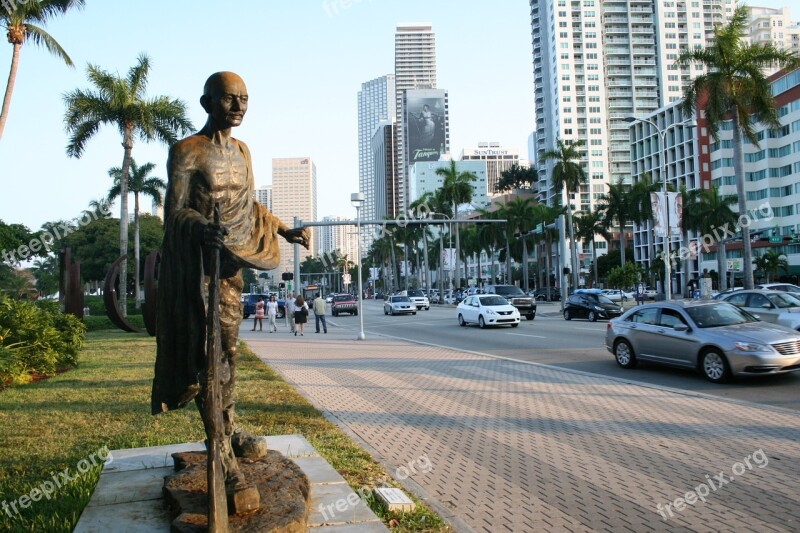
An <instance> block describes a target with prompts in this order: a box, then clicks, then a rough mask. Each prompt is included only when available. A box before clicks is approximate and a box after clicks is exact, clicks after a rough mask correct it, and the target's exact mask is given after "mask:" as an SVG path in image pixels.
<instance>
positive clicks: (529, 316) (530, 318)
mask: <svg viewBox="0 0 800 533" xmlns="http://www.w3.org/2000/svg"><path fill="white" fill-rule="evenodd" d="M535 316H536V315H535V314H533V315H525V319H526V320H533V317H535Z"/></svg>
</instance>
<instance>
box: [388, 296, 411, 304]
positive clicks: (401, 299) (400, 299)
mask: <svg viewBox="0 0 800 533" xmlns="http://www.w3.org/2000/svg"><path fill="white" fill-rule="evenodd" d="M410 301H411V300H409V299H408V296H392V302H394V303H397V302H410Z"/></svg>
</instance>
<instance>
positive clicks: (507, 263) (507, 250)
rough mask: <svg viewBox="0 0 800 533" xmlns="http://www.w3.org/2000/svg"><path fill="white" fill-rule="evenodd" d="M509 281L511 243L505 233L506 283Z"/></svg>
mask: <svg viewBox="0 0 800 533" xmlns="http://www.w3.org/2000/svg"><path fill="white" fill-rule="evenodd" d="M510 283H511V243H509V242H508V235H506V284H510Z"/></svg>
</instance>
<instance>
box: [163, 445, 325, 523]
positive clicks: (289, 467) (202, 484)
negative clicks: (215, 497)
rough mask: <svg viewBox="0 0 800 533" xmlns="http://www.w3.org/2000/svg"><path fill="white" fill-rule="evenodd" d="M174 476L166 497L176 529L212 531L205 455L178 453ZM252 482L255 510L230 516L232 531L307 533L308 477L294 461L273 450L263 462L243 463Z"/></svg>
mask: <svg viewBox="0 0 800 533" xmlns="http://www.w3.org/2000/svg"><path fill="white" fill-rule="evenodd" d="M172 457H173V459H174V461H175V470H176V472H175V473H174V474H171V475H169V476H167V477H166V478H164V496H165V499H166V501H167V503H168V505H169V506H170V508H171V510H172V514H173V516H174V517H175V519H174V520H173V522H172V524H171V527H170V530H171V531H172V532H174V533H177V532H181V533H189V532H192V533H195V532H200V531H206V530H207V519H208V491H207V483H206V480H207V472H206V453H205V452H182V453H175V454H173V456H172ZM239 468H240V469H241V470H242V473H243V474H244V476H245V478H246V480H247V482H248V484H252V485H254V486H255V488H256V489H257V490H258V494H259V497H260V506H259V508H258V509H256V510H255V511H251V512H244V513H238V514H231V515H229V522H230V530H231V532H243V533H244V532H246V533H249V532H268V533H302V532H305V531H306V528H307V522H308V502H309V493H310V487H309V482H308V478H307V477H306V475H305V474H304V473H303V471H302V470H301V469H300V467H298V466H297V464H295V463H294V462H293V461H291V460H289V459H287V458H286V457H284V456H283V455H282V454H281V453H280V452H277V451H270V452H269V453H267V455H266V456H264V457H262V458H260V459H253V460H251V459H243V458H240V459H239Z"/></svg>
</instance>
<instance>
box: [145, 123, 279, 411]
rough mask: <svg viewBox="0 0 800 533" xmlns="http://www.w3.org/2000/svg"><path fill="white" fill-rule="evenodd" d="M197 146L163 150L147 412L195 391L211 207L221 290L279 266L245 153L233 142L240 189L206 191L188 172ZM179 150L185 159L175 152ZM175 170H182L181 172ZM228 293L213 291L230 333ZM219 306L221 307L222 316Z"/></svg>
mask: <svg viewBox="0 0 800 533" xmlns="http://www.w3.org/2000/svg"><path fill="white" fill-rule="evenodd" d="M195 137H197V136H195ZM203 142H206V143H207V142H208V141H203V140H198V139H193V138H192V137H190V138H188V139H185V140H184V141H181V142H180V143H178V144H177V145H175V147H173V149H172V150H171V151H170V158H169V162H168V167H169V173H170V176H169V184H168V186H167V196H166V198H167V200H166V204H165V208H164V220H165V222H164V240H163V243H162V246H161V266H160V270H159V278H158V298H157V301H158V321H157V323H158V331H157V341H158V350H157V355H156V365H155V378H154V380H153V391H152V397H151V410H152V413H153V414H157V413H161V412H164V411H167V410H170V409H176V408H179V407H183V406H185V405H186V404H187V403H189V402H190V401H192V399H193V398H194V397H195V396H196V395H197V394H198V392H199V391H200V383H199V379H200V374H201V372H202V371H203V368H204V365H205V350H206V313H207V308H206V296H207V294H206V293H207V282H208V279H207V278H206V274H205V273H206V272H207V270H208V266H209V263H208V262H205V263H204V257H203V247H202V245H201V241H202V235H203V230H204V227H205V226H206V224H208V223H209V222H211V221H212V220H213V216H212V213H213V204H214V202H215V201H216V202H219V204H220V223H221V224H222V225H223V226H224V227H225V228H227V229H228V231H229V233H228V235H226V236H225V247H224V248H223V249H222V250H221V253H220V265H221V266H220V278H222V284H223V285H225V284H226V283H225V282H226V279H225V278H229V279H230V278H238V277H239V276H240V269H241V268H243V267H249V268H255V269H258V270H272V269H274V268H276V267H277V266H278V261H279V252H278V238H277V233H278V228H279V221H278V219H277V218H276V217H274V216H273V215H272V214H271V213H270V212H269V211H268V210H267V209H266V208H265V207H263V206H262V205H261V204H259V203H258V202H256V201H255V199H254V198H253V189H254V184H253V175H252V170H251V169H252V165H251V163H250V154H249V151H248V150H247V147H246V146H245V145H244V143H241V142H238V141H235V142H237V145H238V147H239V150H240V152H241V154H242V156H243V157H244V159H245V161H246V164H247V176H246V181H247V186H246V187H240V188H239V189H238V190H237V189H231V190H226V191H224V192H223V193H214V192H212V191H211V190H209V187H208V186H207V183H206V178H205V177H204V176H203V175H202V173H201V172H198V171H192V164H193V163H196V162H197V160H198V158H197V157H194V154H192V152H191V149H192V148H194V149H195V150H197V149H199V148H201V147H198V146H196V145H198V144H202V143H203ZM184 143H185V144H184ZM181 145H183V146H181ZM187 147H188V150H187ZM182 149H183V151H185V152H186V153H187V154H188V156H187V155H186V154H184V153H182ZM189 156H191V157H189ZM181 167H188V168H189V171H186V169H185V168H181ZM201 168H202V165H201ZM240 283H241V282H240V281H239V284H240ZM232 286H234V287H235V286H237V284H236V283H233V284H232ZM228 289H229V290H225V288H224V287H223V290H221V292H220V300H221V302H220V307H221V308H222V309H223V312H222V313H221V314H222V316H221V320H222V322H223V327H225V326H226V325H227V326H229V327H230V326H236V327H238V325H239V323H240V322H241V320H242V315H241V304H240V302H239V299H240V297H241V294H239V292H240V291H235V290H230V287H229V288H228ZM225 308H227V309H228V314H227V316H226V313H225V312H224V309H225ZM226 318H227V324H226V323H225V322H226Z"/></svg>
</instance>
